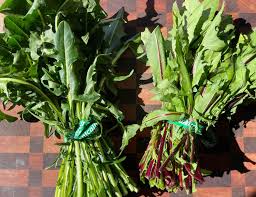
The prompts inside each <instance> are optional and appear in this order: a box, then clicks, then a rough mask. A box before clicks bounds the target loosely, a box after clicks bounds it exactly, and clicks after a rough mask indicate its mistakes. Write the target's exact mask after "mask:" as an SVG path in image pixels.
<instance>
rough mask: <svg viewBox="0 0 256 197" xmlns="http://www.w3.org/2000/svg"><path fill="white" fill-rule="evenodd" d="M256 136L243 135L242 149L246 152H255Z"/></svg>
mask: <svg viewBox="0 0 256 197" xmlns="http://www.w3.org/2000/svg"><path fill="white" fill-rule="evenodd" d="M255 142H256V137H245V138H244V151H245V152H246V153H255V152H256V143H255Z"/></svg>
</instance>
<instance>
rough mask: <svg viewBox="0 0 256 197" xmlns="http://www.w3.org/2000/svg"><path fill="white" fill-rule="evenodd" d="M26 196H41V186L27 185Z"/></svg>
mask: <svg viewBox="0 0 256 197" xmlns="http://www.w3.org/2000/svg"><path fill="white" fill-rule="evenodd" d="M28 197H43V196H42V188H40V187H29V196H28Z"/></svg>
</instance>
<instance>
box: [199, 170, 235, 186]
mask: <svg viewBox="0 0 256 197" xmlns="http://www.w3.org/2000/svg"><path fill="white" fill-rule="evenodd" d="M204 179H205V182H204V183H203V184H200V185H199V184H198V187H200V188H206V187H209V188H211V187H219V188H220V187H230V186H231V175H230V174H228V173H224V174H223V175H222V176H221V177H210V176H207V177H205V178H204Z"/></svg>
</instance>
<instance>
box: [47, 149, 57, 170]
mask: <svg viewBox="0 0 256 197" xmlns="http://www.w3.org/2000/svg"><path fill="white" fill-rule="evenodd" d="M57 156H58V154H53V153H47V154H44V156H43V168H44V169H46V168H48V167H50V166H52V164H53V163H54V162H55V161H56V159H57ZM54 168H55V167H53V168H52V169H54Z"/></svg>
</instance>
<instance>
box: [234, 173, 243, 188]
mask: <svg viewBox="0 0 256 197" xmlns="http://www.w3.org/2000/svg"><path fill="white" fill-rule="evenodd" d="M231 185H232V186H233V187H238V186H241V187H243V186H245V175H244V174H242V173H240V172H238V171H236V170H233V171H231Z"/></svg>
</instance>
